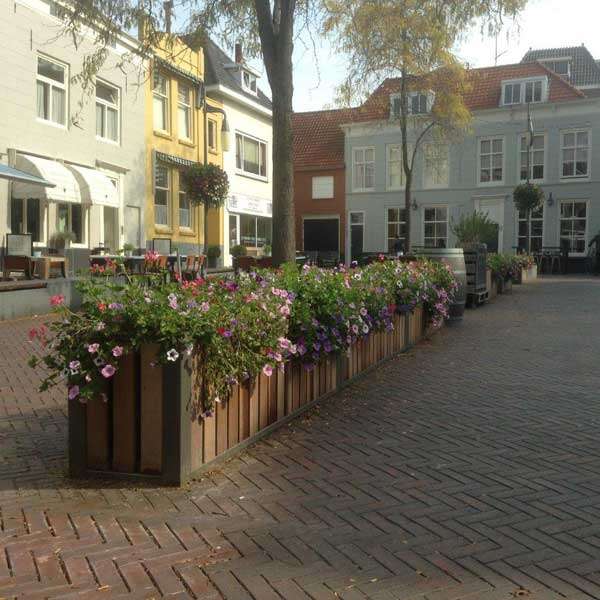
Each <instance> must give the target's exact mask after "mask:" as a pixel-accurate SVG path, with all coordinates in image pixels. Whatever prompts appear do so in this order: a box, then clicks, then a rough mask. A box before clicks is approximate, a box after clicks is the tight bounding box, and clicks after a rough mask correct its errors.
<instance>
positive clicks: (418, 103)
mask: <svg viewBox="0 0 600 600" xmlns="http://www.w3.org/2000/svg"><path fill="white" fill-rule="evenodd" d="M433 99H434V96H433V94H432V93H423V92H409V93H408V94H407V107H406V108H407V112H408V114H409V115H424V114H427V113H429V112H431V109H432V106H433ZM390 114H391V116H392V117H395V118H396V119H397V118H399V117H400V115H401V114H402V106H401V96H400V94H393V95H391V96H390Z"/></svg>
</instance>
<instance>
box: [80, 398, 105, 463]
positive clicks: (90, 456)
mask: <svg viewBox="0 0 600 600" xmlns="http://www.w3.org/2000/svg"><path fill="white" fill-rule="evenodd" d="M109 408H110V406H109V404H108V402H104V400H102V398H100V397H98V398H93V399H91V400H88V401H87V404H86V411H85V412H86V415H85V416H86V419H85V425H86V445H87V467H88V469H98V470H100V471H107V470H108V468H109V461H110V432H109V428H110V426H111V422H110V412H109Z"/></svg>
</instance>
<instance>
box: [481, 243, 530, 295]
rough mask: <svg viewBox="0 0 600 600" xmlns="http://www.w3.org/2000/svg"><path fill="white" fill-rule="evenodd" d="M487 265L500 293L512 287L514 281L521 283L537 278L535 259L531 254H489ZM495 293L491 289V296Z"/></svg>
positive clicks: (495, 286) (494, 284)
mask: <svg viewBox="0 0 600 600" xmlns="http://www.w3.org/2000/svg"><path fill="white" fill-rule="evenodd" d="M487 267H488V269H489V270H490V271H491V275H492V286H494V288H497V292H498V293H503V291H506V290H507V289H510V287H511V285H512V283H517V284H520V283H522V282H524V281H532V280H534V279H536V278H537V266H536V264H535V259H534V258H533V256H532V255H530V254H495V253H493V254H488V258H487ZM494 295H495V294H494V293H493V291H490V297H493V296H494Z"/></svg>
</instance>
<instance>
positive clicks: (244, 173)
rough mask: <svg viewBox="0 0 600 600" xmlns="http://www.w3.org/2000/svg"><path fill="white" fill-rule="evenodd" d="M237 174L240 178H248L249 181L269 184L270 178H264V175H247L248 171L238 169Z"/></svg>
mask: <svg viewBox="0 0 600 600" xmlns="http://www.w3.org/2000/svg"><path fill="white" fill-rule="evenodd" d="M235 174H236V175H239V176H240V177H247V178H248V179H254V180H256V181H262V182H264V183H268V182H269V178H268V177H264V176H263V175H255V174H254V173H247V172H246V171H241V170H240V169H236V171H235Z"/></svg>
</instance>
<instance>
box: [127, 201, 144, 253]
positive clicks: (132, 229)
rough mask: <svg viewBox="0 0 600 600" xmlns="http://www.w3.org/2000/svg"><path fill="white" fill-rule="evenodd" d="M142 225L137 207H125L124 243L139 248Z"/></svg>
mask: <svg viewBox="0 0 600 600" xmlns="http://www.w3.org/2000/svg"><path fill="white" fill-rule="evenodd" d="M141 234H142V223H141V219H140V209H139V207H138V206H130V205H129V204H128V205H127V206H125V241H126V242H127V243H128V244H132V245H133V246H134V247H135V248H139V247H140V246H141V244H142V235H141Z"/></svg>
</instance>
